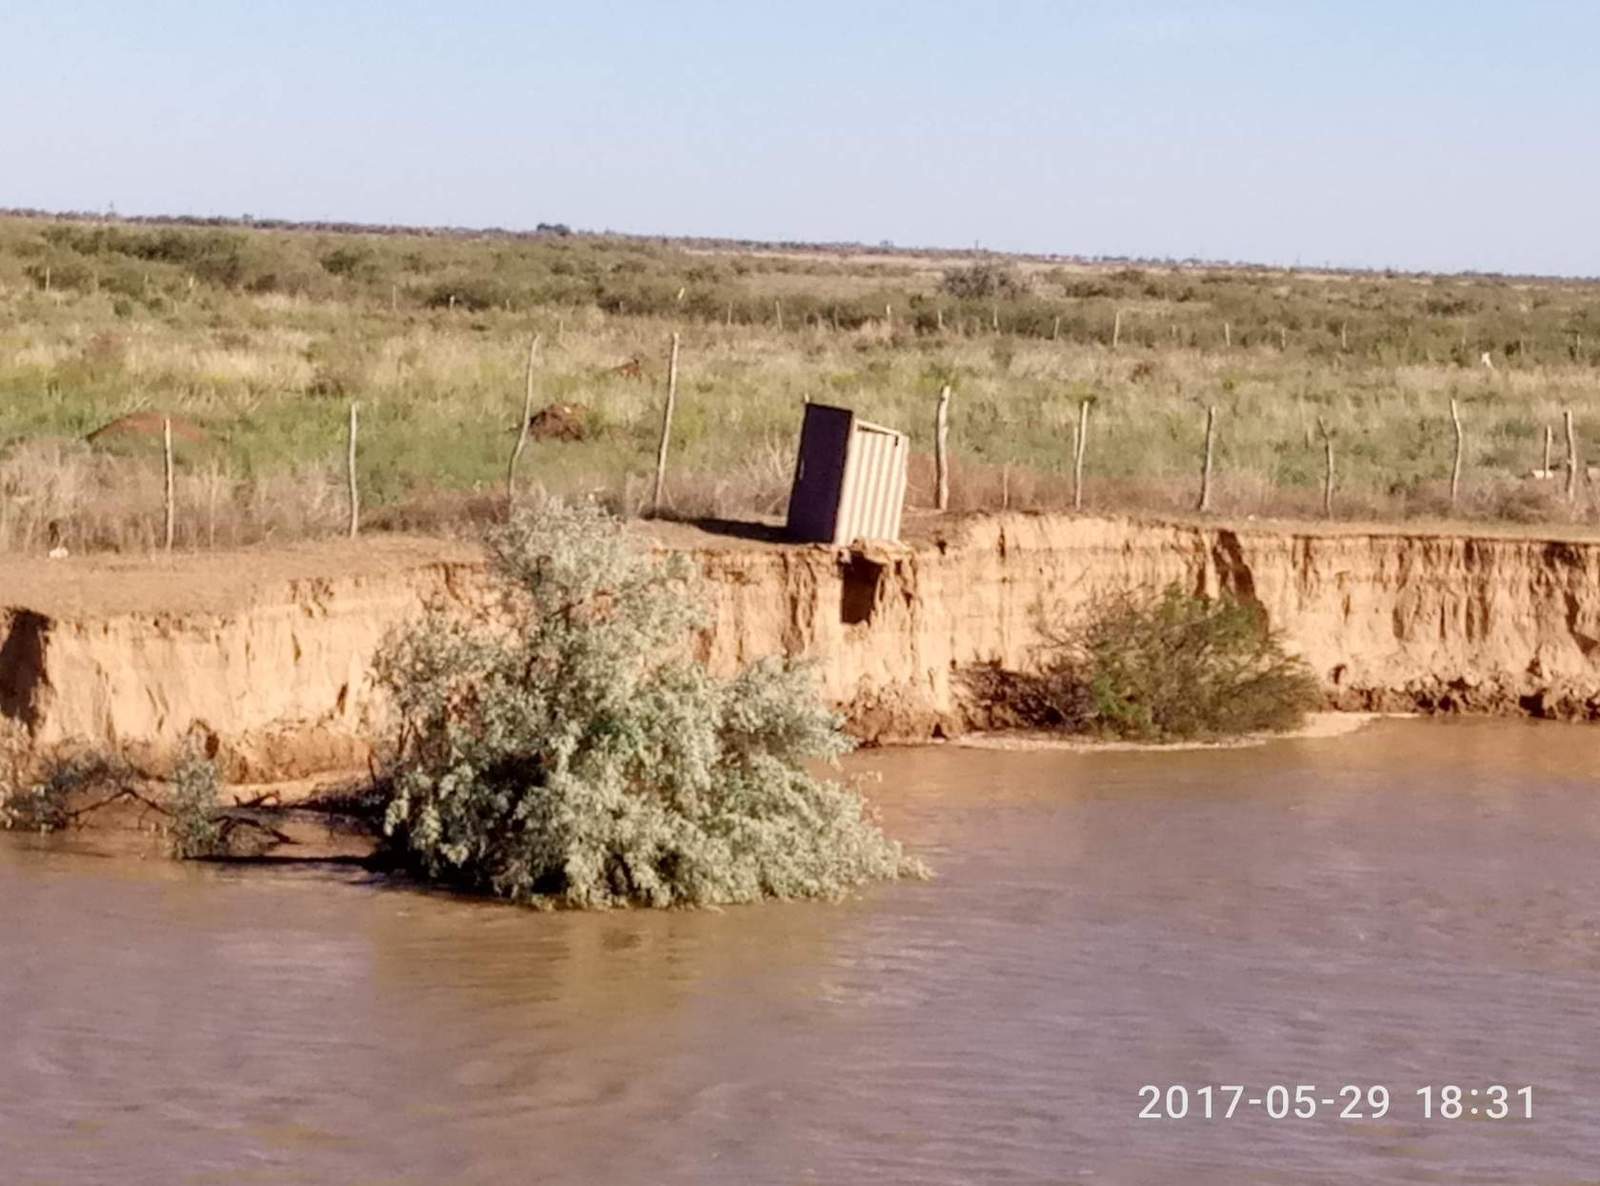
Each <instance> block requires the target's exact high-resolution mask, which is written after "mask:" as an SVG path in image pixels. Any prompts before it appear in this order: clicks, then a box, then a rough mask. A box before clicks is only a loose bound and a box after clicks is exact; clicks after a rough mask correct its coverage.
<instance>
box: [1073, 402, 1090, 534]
mask: <svg viewBox="0 0 1600 1186" xmlns="http://www.w3.org/2000/svg"><path fill="white" fill-rule="evenodd" d="M1088 441H1089V401H1088V400H1080V401H1079V402H1078V439H1077V440H1075V441H1074V442H1073V443H1072V509H1073V510H1075V511H1081V510H1082V509H1083V453H1084V448H1085V446H1086V445H1087V444H1088Z"/></svg>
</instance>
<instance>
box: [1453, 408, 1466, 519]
mask: <svg viewBox="0 0 1600 1186" xmlns="http://www.w3.org/2000/svg"><path fill="white" fill-rule="evenodd" d="M1450 422H1451V423H1452V424H1453V425H1455V430H1456V460H1455V465H1453V466H1452V467H1451V469H1450V505H1451V506H1452V507H1453V506H1455V505H1456V494H1457V492H1458V491H1459V490H1460V488H1461V455H1462V453H1463V452H1464V451H1465V449H1466V439H1467V438H1466V433H1464V432H1463V431H1462V429H1461V413H1460V411H1459V410H1458V409H1457V407H1456V401H1455V400H1451V401H1450Z"/></svg>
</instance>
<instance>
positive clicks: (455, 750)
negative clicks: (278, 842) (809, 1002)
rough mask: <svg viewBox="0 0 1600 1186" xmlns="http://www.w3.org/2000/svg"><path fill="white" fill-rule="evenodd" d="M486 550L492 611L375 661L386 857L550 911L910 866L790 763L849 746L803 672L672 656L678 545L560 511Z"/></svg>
mask: <svg viewBox="0 0 1600 1186" xmlns="http://www.w3.org/2000/svg"><path fill="white" fill-rule="evenodd" d="M488 548H489V554H490V559H491V561H492V568H493V571H494V573H495V574H496V577H497V578H498V579H497V589H498V599H497V601H496V603H495V605H494V607H493V609H492V610H490V611H486V612H485V613H484V615H483V616H482V617H481V618H478V619H466V618H464V617H462V616H460V615H456V616H452V615H449V614H447V613H446V612H445V611H443V610H442V609H437V608H436V609H434V610H431V611H430V612H429V613H428V615H427V616H426V617H425V618H424V619H423V620H422V621H421V622H420V623H419V624H417V625H415V626H413V627H411V628H409V629H406V630H404V631H401V632H400V633H398V634H397V635H395V636H392V637H391V638H390V639H389V640H388V641H387V642H386V643H385V645H384V646H383V648H382V649H381V651H380V654H379V657H378V662H377V672H378V678H379V681H380V683H381V684H382V685H383V686H384V687H385V688H386V689H387V690H388V692H389V694H390V695H391V696H392V698H393V701H394V704H395V707H396V709H397V712H398V718H399V725H400V732H399V740H398V746H397V754H398V756H397V759H396V764H395V769H394V772H393V776H392V779H391V780H390V784H389V788H388V791H387V804H386V815H385V820H384V827H385V832H386V834H387V836H388V837H389V847H390V851H391V852H392V854H393V855H394V856H396V857H397V858H399V859H400V860H401V861H402V862H403V863H404V865H406V866H407V867H409V868H410V869H411V870H413V871H414V872H416V873H418V874H420V875H422V876H424V877H426V878H428V879H431V880H435V881H440V882H444V883H446V884H449V885H452V886H456V887H459V888H464V889H468V890H472V891H475V892H484V893H490V894H494V895H497V896H500V897H505V898H509V899H512V900H514V901H519V902H530V903H546V904H554V903H560V904H565V905H571V906H613V905H623V904H641V905H650V906H669V905H675V904H710V903H728V902H747V901H752V900H755V899H759V898H763V897H781V898H792V897H833V896H837V895H839V894H841V893H843V892H844V891H845V890H847V889H848V888H850V887H851V886H854V885H857V884H859V883H861V882H863V881H866V880H869V879H873V878H888V877H896V876H899V875H901V874H903V873H909V872H914V871H916V870H917V866H916V865H915V864H914V863H913V862H910V861H908V860H907V859H906V858H905V857H904V856H903V855H902V853H901V850H900V847H899V845H897V844H895V843H893V842H891V841H890V840H888V839H886V838H885V837H884V836H883V834H882V833H881V832H880V831H879V830H878V828H877V827H876V826H875V824H874V823H873V822H872V821H871V820H870V819H869V818H868V816H867V813H866V810H865V805H864V803H863V801H862V799H861V798H860V796H859V795H858V794H856V793H855V792H854V791H852V790H849V789H847V788H845V787H842V786H839V785H837V784H835V783H831V782H826V781H820V780H818V779H816V778H814V777H813V776H812V775H811V774H809V773H808V772H807V771H806V770H805V769H804V768H803V767H802V765H801V763H802V762H804V761H805V760H807V759H816V758H825V759H826V758H833V757H835V756H836V755H838V754H840V753H841V752H843V751H844V750H845V749H846V748H847V747H848V742H847V740H846V739H845V738H844V736H843V735H842V734H841V733H840V732H839V729H838V722H837V720H836V718H835V717H834V716H833V715H832V714H830V713H829V712H828V711H827V710H826V709H825V708H824V707H823V706H822V705H821V704H820V703H819V702H818V700H817V698H816V696H815V694H814V692H813V690H812V689H811V687H810V682H809V679H808V677H807V673H806V672H804V671H803V670H802V669H798V668H795V667H792V666H788V665H785V664H782V663H778V662H765V663H761V664H757V665H756V666H755V667H752V668H751V669H749V670H748V671H746V672H744V673H743V674H741V675H739V676H738V677H736V678H734V679H732V680H719V679H715V678H713V677H712V676H710V675H709V674H707V672H706V671H705V670H704V668H702V667H701V666H700V665H699V664H697V663H696V662H694V661H693V660H692V659H691V658H689V657H688V655H687V654H686V653H685V651H684V644H685V641H686V639H690V638H692V634H693V631H694V630H695V629H696V628H697V627H698V626H700V625H701V624H702V623H703V615H702V613H701V611H700V608H699V606H698V604H697V602H696V600H695V598H694V596H693V588H692V585H691V583H690V581H689V571H688V567H687V564H686V562H685V561H684V560H683V559H682V558H681V557H674V558H672V559H660V558H657V557H655V556H653V555H652V554H650V553H649V552H647V551H645V550H643V549H642V548H641V547H640V546H639V545H638V544H637V543H636V542H635V540H634V539H633V538H632V537H630V536H629V535H628V534H627V533H626V532H625V531H624V529H623V527H622V525H621V524H620V523H619V522H617V521H616V520H614V519H612V518H610V517H609V516H607V515H606V514H605V513H604V512H603V511H600V510H598V509H596V508H594V507H592V506H580V507H567V506H564V505H561V504H559V503H551V504H549V505H547V506H546V507H544V508H543V509H541V510H538V511H532V512H522V513H519V514H518V515H516V516H515V517H514V518H513V520H512V521H511V522H510V523H509V524H507V525H505V526H503V527H500V528H497V529H495V530H494V531H492V532H491V534H490V536H489V538H488Z"/></svg>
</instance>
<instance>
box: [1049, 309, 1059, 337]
mask: <svg viewBox="0 0 1600 1186" xmlns="http://www.w3.org/2000/svg"><path fill="white" fill-rule="evenodd" d="M1060 336H1061V317H1060V315H1059V314H1058V315H1057V317H1056V322H1055V324H1054V325H1052V326H1051V327H1050V340H1051V341H1052V342H1053V341H1055V340H1056V339H1057V338H1059V337H1060Z"/></svg>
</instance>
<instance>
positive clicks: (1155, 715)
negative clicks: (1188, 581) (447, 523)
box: [1040, 585, 1318, 741]
mask: <svg viewBox="0 0 1600 1186" xmlns="http://www.w3.org/2000/svg"><path fill="white" fill-rule="evenodd" d="M1047 637H1048V639H1049V641H1048V643H1047V645H1046V647H1045V650H1044V654H1043V659H1042V662H1041V664H1040V667H1041V672H1040V685H1041V686H1042V688H1043V689H1044V691H1045V694H1046V699H1047V701H1048V703H1049V704H1050V706H1051V707H1052V708H1053V710H1054V713H1055V714H1056V716H1057V717H1058V719H1059V720H1060V722H1061V723H1063V724H1066V725H1068V726H1070V727H1074V728H1079V729H1084V730H1088V731H1093V732H1099V733H1105V734H1109V735H1112V736H1116V737H1124V738H1130V739H1135V740H1143V741H1177V740H1185V739H1191V738H1205V737H1227V736H1237V735H1240V734H1245V733H1259V732H1272V731H1279V730H1284V729H1292V728H1295V727H1296V726H1297V725H1299V724H1300V723H1301V722H1302V720H1303V718H1304V714H1305V712H1306V710H1307V709H1309V708H1311V707H1313V706H1314V705H1315V704H1316V703H1317V700H1318V693H1317V685H1316V681H1315V680H1314V679H1313V678H1312V675H1311V672H1310V670H1309V669H1308V668H1307V667H1306V665H1305V663H1304V662H1303V661H1302V660H1300V659H1299V658H1297V657H1295V656H1292V655H1289V654H1287V653H1286V652H1285V651H1284V649H1283V644H1282V641H1281V640H1280V638H1279V637H1278V635H1277V634H1276V633H1275V632H1274V631H1272V630H1270V629H1268V627H1267V622H1266V617H1265V615H1264V614H1263V613H1262V611H1261V608H1260V607H1259V606H1257V605H1254V604H1251V603H1247V602H1244V601H1240V600H1238V599H1237V598H1234V597H1231V596H1223V597H1220V598H1216V599H1211V598H1205V597H1199V596H1196V595H1194V594H1192V593H1189V592H1186V591H1185V590H1183V589H1182V588H1180V587H1179V586H1177V585H1169V586H1168V587H1167V588H1165V589H1163V590H1160V591H1150V590H1135V589H1125V590H1120V591H1116V592H1112V593H1108V594H1105V595H1102V596H1100V597H1098V598H1097V599H1095V600H1094V601H1093V602H1092V603H1091V604H1090V606H1089V608H1088V610H1087V612H1086V613H1084V614H1083V615H1081V616H1080V617H1078V618H1076V619H1074V620H1073V622H1072V623H1071V624H1069V625H1066V626H1064V627H1062V626H1053V627H1051V628H1049V629H1048V630H1047Z"/></svg>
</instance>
